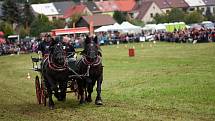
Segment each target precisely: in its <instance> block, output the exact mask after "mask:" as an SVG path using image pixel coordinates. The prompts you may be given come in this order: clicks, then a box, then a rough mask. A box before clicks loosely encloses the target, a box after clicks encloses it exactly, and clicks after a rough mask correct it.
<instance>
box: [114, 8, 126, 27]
mask: <svg viewBox="0 0 215 121" xmlns="http://www.w3.org/2000/svg"><path fill="white" fill-rule="evenodd" d="M126 16H127V14H126V13H125V12H121V11H115V12H114V14H113V18H114V19H115V20H116V21H117V22H118V23H119V24H121V23H122V22H123V21H126V18H127V17H126Z"/></svg>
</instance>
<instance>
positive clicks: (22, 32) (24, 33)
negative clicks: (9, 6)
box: [19, 26, 29, 38]
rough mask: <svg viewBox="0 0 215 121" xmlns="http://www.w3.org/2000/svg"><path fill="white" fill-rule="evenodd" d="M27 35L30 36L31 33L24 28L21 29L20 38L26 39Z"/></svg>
mask: <svg viewBox="0 0 215 121" xmlns="http://www.w3.org/2000/svg"><path fill="white" fill-rule="evenodd" d="M27 35H29V31H28V29H27V28H25V27H24V26H21V27H19V36H20V38H25V37H26V36H27Z"/></svg>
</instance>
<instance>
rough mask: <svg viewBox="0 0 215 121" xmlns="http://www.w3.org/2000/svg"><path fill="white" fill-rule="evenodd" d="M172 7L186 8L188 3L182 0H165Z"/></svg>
mask: <svg viewBox="0 0 215 121" xmlns="http://www.w3.org/2000/svg"><path fill="white" fill-rule="evenodd" d="M166 1H167V2H168V4H169V6H170V7H172V8H187V7H189V5H188V4H187V3H186V2H185V1H184V0H166Z"/></svg>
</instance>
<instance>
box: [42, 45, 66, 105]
mask: <svg viewBox="0 0 215 121" xmlns="http://www.w3.org/2000/svg"><path fill="white" fill-rule="evenodd" d="M69 73H70V72H69V70H68V68H67V61H66V55H65V52H64V50H63V45H62V43H61V42H55V43H53V44H52V45H51V46H50V53H49V56H48V57H47V58H46V59H44V60H43V61H42V63H41V74H42V77H43V78H44V82H45V86H46V88H47V92H48V98H49V101H48V106H49V107H50V108H51V109H53V108H54V102H53V100H52V93H53V92H54V95H55V97H56V98H57V99H58V101H64V100H65V98H66V90H67V82H68V80H69V77H68V75H69Z"/></svg>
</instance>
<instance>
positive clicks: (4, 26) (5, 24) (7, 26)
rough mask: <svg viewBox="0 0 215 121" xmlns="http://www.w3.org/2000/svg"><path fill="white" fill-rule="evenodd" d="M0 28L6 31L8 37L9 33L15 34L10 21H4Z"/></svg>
mask: <svg viewBox="0 0 215 121" xmlns="http://www.w3.org/2000/svg"><path fill="white" fill-rule="evenodd" d="M0 30H1V31H3V32H4V36H5V38H7V37H8V36H9V35H12V34H14V30H13V27H12V25H11V24H10V23H8V22H2V23H1V26H0Z"/></svg>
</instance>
